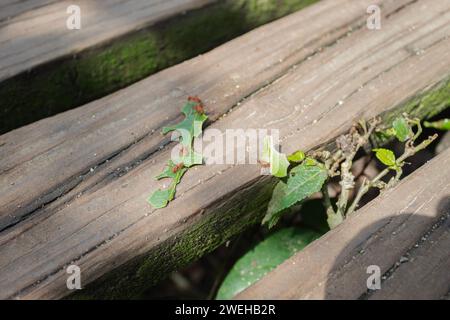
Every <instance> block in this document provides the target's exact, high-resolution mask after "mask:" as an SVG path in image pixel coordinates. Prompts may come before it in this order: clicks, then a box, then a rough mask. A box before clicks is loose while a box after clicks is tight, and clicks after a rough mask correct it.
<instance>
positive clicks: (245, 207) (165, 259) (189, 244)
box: [69, 176, 277, 299]
mask: <svg viewBox="0 0 450 320" xmlns="http://www.w3.org/2000/svg"><path fill="white" fill-rule="evenodd" d="M276 182H277V180H276V179H274V178H271V177H267V176H266V177H264V178H262V179H258V181H257V183H256V184H254V185H253V187H252V188H246V187H245V188H243V189H242V190H241V191H240V192H236V193H233V195H232V196H230V197H229V198H228V199H227V200H226V203H225V205H222V204H223V203H218V204H217V205H216V206H213V207H211V208H208V209H206V210H205V211H204V212H203V213H202V214H200V219H199V221H198V222H197V223H194V224H193V225H192V227H190V228H187V230H186V231H185V232H182V233H181V234H179V235H177V236H175V237H172V238H170V239H168V240H166V241H164V242H163V243H161V244H160V245H159V246H158V247H157V248H154V249H153V250H152V251H151V252H149V254H148V255H147V256H144V257H139V258H136V259H134V260H133V261H130V262H128V263H127V264H126V265H124V266H122V267H121V268H120V269H119V271H116V272H112V273H109V274H107V275H104V276H103V277H101V278H100V279H99V280H97V281H94V282H93V283H91V284H89V285H88V286H87V287H86V289H83V290H81V291H77V292H76V293H75V294H73V295H72V296H70V297H69V298H71V299H99V298H101V299H134V298H138V297H140V296H141V295H142V293H143V292H144V291H145V290H146V289H148V288H149V287H151V286H152V285H154V284H156V283H157V282H158V281H160V280H162V279H163V278H165V277H166V276H168V275H170V273H171V272H172V271H175V270H178V269H180V268H182V267H185V266H186V265H188V264H189V263H191V262H192V261H195V260H197V259H199V258H200V257H201V256H203V255H204V254H206V253H208V252H211V251H212V250H214V249H215V248H217V247H218V246H220V245H221V244H222V243H224V242H225V241H226V240H228V239H231V238H232V237H233V236H235V235H237V234H239V233H241V232H243V231H244V230H245V229H247V228H248V227H249V226H251V225H254V224H257V223H259V222H260V221H261V219H262V217H263V216H264V214H265V211H266V206H267V203H268V201H269V200H270V197H271V196H272V190H273V188H274V187H275V183H276ZM248 199H253V201H248ZM186 223H188V222H186Z"/></svg>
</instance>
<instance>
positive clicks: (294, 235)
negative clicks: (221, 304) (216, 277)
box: [216, 227, 322, 300]
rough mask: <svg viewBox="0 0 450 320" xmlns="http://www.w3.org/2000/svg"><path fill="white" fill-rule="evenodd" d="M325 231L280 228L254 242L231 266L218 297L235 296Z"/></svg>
mask: <svg viewBox="0 0 450 320" xmlns="http://www.w3.org/2000/svg"><path fill="white" fill-rule="evenodd" d="M321 235H322V234H321V233H318V232H315V231H312V230H309V229H305V228H294V227H292V228H286V229H282V230H279V231H277V232H275V233H273V234H271V235H270V236H268V237H267V238H266V239H265V240H263V241H262V242H260V243H259V244H257V245H256V246H254V247H253V248H252V249H251V250H249V251H248V252H247V253H246V254H244V255H243V256H242V257H241V258H240V259H239V260H238V261H237V262H236V263H235V265H234V266H233V267H232V268H231V270H230V272H229V273H228V274H227V276H226V277H225V279H224V281H223V282H222V285H221V286H220V288H219V291H218V292H217V296H216V299H218V300H226V299H231V298H233V297H234V296H235V295H237V294H238V293H239V292H241V291H242V290H244V289H246V288H247V287H249V286H250V285H252V284H253V283H255V282H256V281H258V280H259V279H261V278H262V277H263V276H264V275H266V274H267V273H268V272H270V271H272V270H273V269H274V268H276V267H277V266H278V265H279V264H281V263H283V262H284V261H285V260H287V259H288V258H290V257H291V256H292V255H294V254H295V253H296V252H298V251H300V250H302V249H303V248H304V247H306V246H307V245H308V244H309V243H311V242H312V241H314V240H316V239H318V238H319V237H320V236H321Z"/></svg>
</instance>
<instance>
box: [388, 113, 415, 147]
mask: <svg viewBox="0 0 450 320" xmlns="http://www.w3.org/2000/svg"><path fill="white" fill-rule="evenodd" d="M392 127H393V129H394V132H395V136H396V137H397V139H398V140H399V141H400V142H405V141H406V140H408V139H409V138H410V137H411V136H412V132H411V127H410V125H409V124H408V122H407V121H406V119H405V118H404V117H398V118H396V119H395V120H394V122H393V123H392Z"/></svg>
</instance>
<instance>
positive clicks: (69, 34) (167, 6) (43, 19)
mask: <svg viewBox="0 0 450 320" xmlns="http://www.w3.org/2000/svg"><path fill="white" fill-rule="evenodd" d="M212 2H213V0H164V1H160V0H150V1H149V0H133V1H131V0H111V1H91V0H77V1H69V0H65V1H55V0H32V1H31V0H26V1H16V0H6V1H2V3H1V4H0V43H1V50H0V81H3V80H5V79H7V78H10V77H12V76H15V75H17V74H20V73H21V72H24V71H28V70H31V69H34V68H36V67H37V66H39V65H42V64H45V63H49V62H52V61H54V60H56V59H60V58H62V57H66V56H70V55H75V54H77V53H78V52H81V51H83V50H86V49H88V48H92V47H95V46H99V45H101V44H103V43H106V42H109V41H112V40H113V39H115V38H117V37H119V36H122V35H124V34H127V33H129V32H131V31H134V30H137V29H141V28H144V27H147V26H149V25H152V24H154V23H156V22H158V21H161V20H163V19H165V18H167V17H170V16H173V15H176V14H179V13H182V12H184V11H186V10H189V9H194V8H198V7H201V6H203V5H205V4H208V3H212ZM74 4H76V5H78V6H79V7H80V8H83V11H82V15H81V18H82V19H81V23H82V25H81V29H80V30H69V29H68V28H67V27H66V21H67V19H68V17H69V14H68V13H67V8H68V7H69V6H71V5H74Z"/></svg>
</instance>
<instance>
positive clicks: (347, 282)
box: [237, 149, 450, 299]
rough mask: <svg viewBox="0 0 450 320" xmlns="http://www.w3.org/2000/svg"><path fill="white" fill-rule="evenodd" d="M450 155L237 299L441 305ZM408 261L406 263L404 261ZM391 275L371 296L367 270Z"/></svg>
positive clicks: (449, 258)
mask: <svg viewBox="0 0 450 320" xmlns="http://www.w3.org/2000/svg"><path fill="white" fill-rule="evenodd" d="M449 216H450V149H448V150H446V151H445V152H443V153H442V154H440V155H439V156H437V157H436V158H435V159H433V160H432V161H431V162H429V163H427V164H426V165H424V166H423V167H421V168H420V169H419V170H417V171H416V172H414V173H413V174H412V175H410V176H408V177H407V178H405V179H404V180H403V181H402V182H401V183H400V184H399V185H397V186H396V187H395V188H393V189H391V190H388V191H386V192H384V193H383V194H382V195H381V196H379V197H378V198H376V199H375V200H374V201H372V202H371V203H369V204H368V205H366V206H365V207H363V208H362V209H360V210H358V211H357V212H356V214H355V215H354V216H352V217H350V218H349V219H347V220H346V221H345V222H344V223H343V224H342V225H340V226H339V227H338V228H336V229H334V230H332V231H330V232H329V233H327V234H326V235H325V236H324V237H322V238H321V239H319V240H317V241H315V242H313V243H312V244H310V245H309V246H308V247H306V248H305V249H304V250H303V251H301V252H299V253H297V254H296V255H295V256H293V257H292V258H290V259H289V260H287V261H285V262H284V263H283V264H281V265H280V266H278V267H277V268H276V269H275V270H274V271H273V272H271V273H269V274H268V275H266V276H265V277H264V278H263V279H261V280H260V281H259V282H257V283H256V284H255V285H253V286H251V287H250V288H248V289H246V290H245V291H244V292H242V293H241V294H239V295H238V296H237V299H358V298H361V297H362V298H370V299H375V298H383V299H439V298H442V297H443V296H444V295H445V294H446V293H447V292H448V290H449V288H450V276H449V270H450V250H449V248H450V246H449V235H450V230H449V225H450V224H449V223H450V219H449ZM405 261H407V262H405ZM371 265H376V266H379V267H380V269H381V272H382V274H384V273H386V272H388V271H389V273H388V277H387V278H386V279H385V280H384V281H382V283H381V290H376V291H368V289H367V278H368V277H369V274H367V267H368V266H371Z"/></svg>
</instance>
